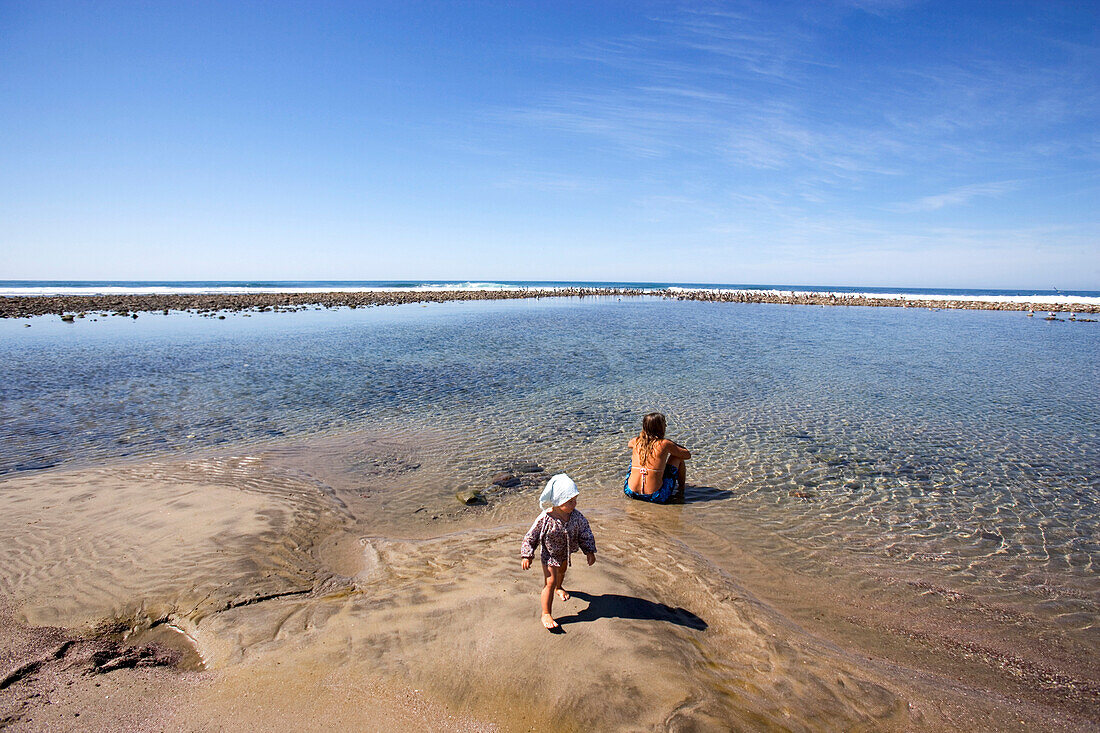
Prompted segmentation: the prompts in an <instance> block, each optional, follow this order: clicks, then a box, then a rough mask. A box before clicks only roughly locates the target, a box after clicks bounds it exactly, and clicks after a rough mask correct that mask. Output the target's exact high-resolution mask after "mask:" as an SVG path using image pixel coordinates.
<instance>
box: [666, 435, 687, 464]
mask: <svg viewBox="0 0 1100 733" xmlns="http://www.w3.org/2000/svg"><path fill="white" fill-rule="evenodd" d="M661 451H662V452H664V453H668V454H669V455H670V456H672V457H673V458H679V459H680V460H683V461H686V460H687V459H689V458H691V451H689V450H688V449H687V448H683V447H681V446H679V445H676V444H675V443H673V442H672V441H671V440H668V439H667V438H666V439H665V440H664V442H663V444H662V445H661Z"/></svg>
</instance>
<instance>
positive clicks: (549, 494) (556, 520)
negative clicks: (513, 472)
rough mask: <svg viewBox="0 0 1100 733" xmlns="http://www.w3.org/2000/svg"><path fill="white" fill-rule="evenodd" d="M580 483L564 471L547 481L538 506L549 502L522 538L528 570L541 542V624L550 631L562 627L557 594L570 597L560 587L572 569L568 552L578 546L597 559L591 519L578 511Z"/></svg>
mask: <svg viewBox="0 0 1100 733" xmlns="http://www.w3.org/2000/svg"><path fill="white" fill-rule="evenodd" d="M579 494H580V491H578V490H577V484H575V483H574V482H573V479H571V478H569V477H568V476H567V475H565V474H564V473H559V474H557V475H556V476H554V477H553V478H551V479H550V480H549V481H548V482H547V483H546V488H545V489H543V490H542V495H541V496H540V497H539V507H542V506H544V505H547V504H548V505H549V506H550V508H549V509H546V510H545V511H544V512H543V513H542V514H540V515H539V517H538V519H536V520H535V523H534V524H532V525H531V529H529V530H527V534H526V535H525V536H524V538H523V544H522V545H521V546H520V552H519V555H520V557H521V558H523V559H522V560H521V561H520V566H521V567H522V568H523V569H524V570H526V569H527V568H529V567H531V558H533V557H534V556H535V548H536V547H538V546H539V545H540V544H541V545H542V557H541V560H542V576H543V580H544V581H545V585H544V586H543V588H542V625H543V626H545V627H546V628H547V629H549V630H550V631H553V630H554V629H560V628H561V626H559V625H558V622H557V621H555V620H554V616H553V615H552V613H551V611H552V610H553V606H554V596H555V595H557V596H558V598H560V599H562V600H563V601H568V600H569V594H568V593H567V592H566V591H565V589H564V588H562V587H561V584H562V581H563V580H564V579H565V571H566V570H568V569H569V555H570V554H571V553H574V552H576V551H577V550H578V549H580V550H583V551H584V554H585V556H586V557H587V558H588V564H589V565H591V564H592V563H594V562H596V539H595V538H594V537H593V536H592V528H591V527H589V526H588V520H587V519H585V518H584V515H583V514H581V513H580V512H578V511H577V509H576V507H577V496H578V495H579Z"/></svg>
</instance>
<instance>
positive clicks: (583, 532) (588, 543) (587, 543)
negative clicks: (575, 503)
mask: <svg viewBox="0 0 1100 733" xmlns="http://www.w3.org/2000/svg"><path fill="white" fill-rule="evenodd" d="M580 520H581V521H580V527H579V528H578V529H577V545H578V546H579V547H580V548H581V552H583V553H584V555H585V557H587V558H588V564H589V565H591V564H592V563H594V562H596V538H595V537H594V536H593V535H592V527H590V526H589V525H588V520H587V519H586V518H585V516H584V515H583V514H582V515H581V516H580Z"/></svg>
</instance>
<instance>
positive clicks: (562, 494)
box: [539, 473, 581, 507]
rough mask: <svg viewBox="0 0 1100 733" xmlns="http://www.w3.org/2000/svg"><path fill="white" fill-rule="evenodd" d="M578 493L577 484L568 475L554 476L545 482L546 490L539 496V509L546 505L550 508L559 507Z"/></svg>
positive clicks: (559, 474)
mask: <svg viewBox="0 0 1100 733" xmlns="http://www.w3.org/2000/svg"><path fill="white" fill-rule="evenodd" d="M580 493H581V492H580V491H579V490H578V489H577V484H576V483H575V482H574V481H573V479H571V478H569V475H568V474H564V473H558V474H554V475H553V476H552V477H551V478H550V480H549V481H547V482H546V488H545V489H543V490H542V495H541V496H539V507H543V506H544V505H547V504H548V505H549V506H551V507H555V506H561V505H562V504H564V503H565V502H567V501H569V500H570V499H572V498H573V497H574V496H578V495H579V494H580Z"/></svg>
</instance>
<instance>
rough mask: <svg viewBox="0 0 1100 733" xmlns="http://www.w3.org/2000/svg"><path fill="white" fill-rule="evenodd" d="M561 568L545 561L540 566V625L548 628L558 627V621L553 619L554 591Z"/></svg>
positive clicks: (558, 584)
mask: <svg viewBox="0 0 1100 733" xmlns="http://www.w3.org/2000/svg"><path fill="white" fill-rule="evenodd" d="M560 570H561V568H556V567H553V566H550V565H546V564H545V563H544V564H543V566H542V577H543V581H544V582H543V586H542V625H543V626H545V627H546V628H548V629H556V628H558V622H557V621H555V620H554V616H553V615H552V612H553V610H554V591H555V590H556V589H557V588H558V586H560V585H561V574H560V573H559V571H560Z"/></svg>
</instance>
